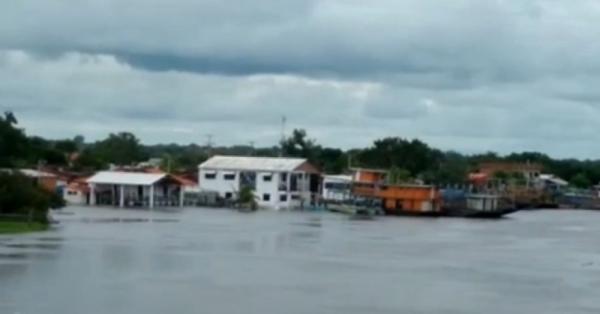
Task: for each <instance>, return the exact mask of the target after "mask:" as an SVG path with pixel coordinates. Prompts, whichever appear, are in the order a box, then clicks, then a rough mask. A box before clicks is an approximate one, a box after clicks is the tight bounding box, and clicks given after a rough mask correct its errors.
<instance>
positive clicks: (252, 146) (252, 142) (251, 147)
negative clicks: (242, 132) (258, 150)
mask: <svg viewBox="0 0 600 314" xmlns="http://www.w3.org/2000/svg"><path fill="white" fill-rule="evenodd" d="M248 144H250V153H249V154H248V155H249V156H253V155H254V141H250V142H249V143H248Z"/></svg>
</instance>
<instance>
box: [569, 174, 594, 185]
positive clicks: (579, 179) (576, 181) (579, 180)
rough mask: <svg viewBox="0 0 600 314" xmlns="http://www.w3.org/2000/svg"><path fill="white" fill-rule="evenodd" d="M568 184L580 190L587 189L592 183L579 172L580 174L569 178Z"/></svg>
mask: <svg viewBox="0 0 600 314" xmlns="http://www.w3.org/2000/svg"><path fill="white" fill-rule="evenodd" d="M570 183H571V185H573V186H575V187H577V188H580V189H587V188H589V187H590V186H592V185H593V184H592V181H591V180H590V179H589V178H588V176H587V175H586V174H585V173H583V172H580V173H578V174H576V175H575V176H573V178H571V182H570Z"/></svg>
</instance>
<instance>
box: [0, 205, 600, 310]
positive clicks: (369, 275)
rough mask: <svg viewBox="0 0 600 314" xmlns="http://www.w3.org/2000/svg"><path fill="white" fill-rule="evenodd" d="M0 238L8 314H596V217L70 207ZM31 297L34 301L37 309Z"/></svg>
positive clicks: (599, 305)
mask: <svg viewBox="0 0 600 314" xmlns="http://www.w3.org/2000/svg"><path fill="white" fill-rule="evenodd" d="M65 210H66V211H68V212H73V215H63V216H57V218H58V219H59V220H60V224H58V225H57V226H56V227H55V228H54V229H53V230H51V231H48V232H45V233H38V234H29V235H19V236H0V281H1V282H2V285H0V296H1V297H0V312H2V313H5V312H6V313H16V312H19V313H92V314H95V313H98V314H100V313H107V312H110V313H166V312H170V313H198V312H210V313H274V312H279V313H282V312H285V313H308V312H313V313H365V312H370V313H482V312H485V313H506V312H511V311H512V312H514V311H516V312H544V313H592V312H598V311H600V301H598V300H597V298H596V294H595V293H594V291H595V288H594V287H597V285H598V284H599V283H600V280H598V279H594V278H598V276H597V274H598V273H599V272H600V251H598V249H597V242H596V240H597V238H598V237H599V236H600V231H599V230H598V228H596V224H595V223H594V221H595V220H596V219H597V217H598V215H599V214H600V213H596V212H592V211H532V212H520V213H516V214H514V215H511V216H510V218H508V219H502V220H498V221H478V220H466V219H456V218H441V219H439V218H436V219H427V218H409V217H389V218H388V217H385V218H382V219H376V220H374V221H356V220H350V219H348V217H346V216H343V215H335V214H330V213H300V212H258V213H254V214H243V213H238V212H235V211H229V210H220V209H219V210H217V209H196V208H186V209H184V210H182V211H179V212H158V211H155V212H147V211H139V210H135V211H130V210H118V209H96V208H74V207H71V208H67V209H65ZM31 296H36V301H37V302H35V304H33V303H32V302H30V298H31Z"/></svg>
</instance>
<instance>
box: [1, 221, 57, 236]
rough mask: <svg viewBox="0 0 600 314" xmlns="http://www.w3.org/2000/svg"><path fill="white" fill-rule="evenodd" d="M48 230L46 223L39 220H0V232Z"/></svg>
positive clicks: (15, 232)
mask: <svg viewBox="0 0 600 314" xmlns="http://www.w3.org/2000/svg"><path fill="white" fill-rule="evenodd" d="M45 230H48V225H47V224H43V223H39V222H32V223H27V222H22V221H0V234H20V233H30V232H39V231H45Z"/></svg>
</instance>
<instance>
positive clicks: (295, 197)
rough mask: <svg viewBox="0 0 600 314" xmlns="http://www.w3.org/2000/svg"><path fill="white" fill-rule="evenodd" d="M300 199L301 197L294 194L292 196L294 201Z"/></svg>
mask: <svg viewBox="0 0 600 314" xmlns="http://www.w3.org/2000/svg"><path fill="white" fill-rule="evenodd" d="M299 199H300V195H297V194H294V195H292V200H294V201H297V200H299Z"/></svg>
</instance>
